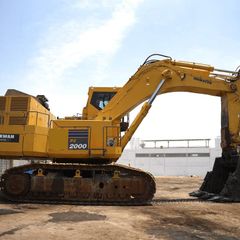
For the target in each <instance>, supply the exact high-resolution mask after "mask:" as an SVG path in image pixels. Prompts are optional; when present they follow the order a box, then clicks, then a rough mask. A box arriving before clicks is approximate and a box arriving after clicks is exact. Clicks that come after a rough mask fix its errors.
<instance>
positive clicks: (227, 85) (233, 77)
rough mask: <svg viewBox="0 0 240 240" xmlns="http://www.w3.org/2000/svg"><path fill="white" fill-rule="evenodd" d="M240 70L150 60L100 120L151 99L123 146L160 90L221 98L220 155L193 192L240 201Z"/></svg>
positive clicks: (112, 118) (115, 116)
mask: <svg viewBox="0 0 240 240" xmlns="http://www.w3.org/2000/svg"><path fill="white" fill-rule="evenodd" d="M239 80H240V75H239V72H233V71H227V70H221V69H215V68H214V67H212V66H210V65H203V64H197V63H191V62H179V61H173V60H172V59H171V58H168V59H165V60H146V61H145V62H144V64H143V65H142V66H140V68H139V69H138V71H137V72H136V73H135V74H134V75H133V76H132V77H131V78H130V79H129V81H128V82H127V83H126V84H125V85H124V86H123V87H122V88H121V89H120V90H119V91H118V93H117V94H116V95H115V96H114V97H113V99H112V100H111V101H110V102H109V104H108V105H107V106H106V107H105V108H104V109H103V110H102V111H101V112H99V114H98V115H97V117H96V119H97V120H104V121H105V120H110V121H112V122H113V123H114V122H116V123H117V122H119V121H120V119H121V118H123V117H124V116H125V115H126V114H128V113H129V112H130V111H131V110H132V109H134V108H135V107H136V106H138V105H139V104H141V103H142V102H144V101H145V100H147V99H148V101H147V102H145V104H144V105H143V107H142V109H141V110H140V112H139V114H138V115H137V116H136V118H135V120H134V121H133V123H132V124H131V126H130V127H129V129H127V131H126V132H125V135H124V136H123V137H122V139H121V146H122V148H124V147H125V146H126V144H127V143H128V142H129V140H130V139H131V137H132V135H133V134H134V132H135V131H136V129H137V128H138V126H139V125H140V123H141V122H142V120H143V119H144V117H145V116H146V115H147V113H148V111H149V109H150V108H151V105H152V102H153V100H154V99H155V97H156V95H157V94H163V93H168V92H179V91H181V92H192V93H201V94H207V95H212V96H218V97H221V147H222V150H223V153H222V157H221V158H216V160H215V164H214V167H213V171H211V172H208V173H207V175H206V177H205V179H204V182H203V184H202V186H201V187H200V189H199V190H198V191H195V192H193V193H191V194H190V195H191V196H196V197H201V198H205V199H210V198H211V199H212V200H215V201H216V200H217V201H227V200H231V201H240V161H239V154H238V149H239V146H240V137H239V131H240V124H239V116H240V95H239V93H240V81H239Z"/></svg>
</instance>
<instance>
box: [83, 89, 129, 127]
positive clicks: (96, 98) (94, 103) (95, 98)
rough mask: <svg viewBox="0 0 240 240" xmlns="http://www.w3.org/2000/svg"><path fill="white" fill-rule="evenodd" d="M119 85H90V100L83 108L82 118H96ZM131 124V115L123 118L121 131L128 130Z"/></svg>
mask: <svg viewBox="0 0 240 240" xmlns="http://www.w3.org/2000/svg"><path fill="white" fill-rule="evenodd" d="M120 89H121V88H119V87H90V88H89V91H88V101H87V105H86V107H85V108H83V113H82V119H88V120H91V119H94V118H95V117H96V116H97V115H98V113H99V111H101V110H103V109H104V108H105V107H106V106H107V104H108V103H109V102H110V100H111V99H112V98H113V97H114V96H115V94H116V93H117V92H118V91H119V90H120ZM128 126H129V117H128V116H127V118H126V119H124V118H123V119H122V120H121V123H120V128H121V131H126V130H127V128H128Z"/></svg>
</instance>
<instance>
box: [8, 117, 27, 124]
mask: <svg viewBox="0 0 240 240" xmlns="http://www.w3.org/2000/svg"><path fill="white" fill-rule="evenodd" d="M26 120H27V118H26V117H9V125H26Z"/></svg>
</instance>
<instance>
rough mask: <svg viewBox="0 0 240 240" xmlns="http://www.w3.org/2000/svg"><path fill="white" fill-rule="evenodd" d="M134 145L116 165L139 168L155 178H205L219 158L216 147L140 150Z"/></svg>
mask: <svg viewBox="0 0 240 240" xmlns="http://www.w3.org/2000/svg"><path fill="white" fill-rule="evenodd" d="M136 142H138V141H136V140H134V144H132V145H131V148H130V149H125V150H124V152H123V155H122V156H121V158H120V159H119V161H118V163H121V164H125V165H130V166H132V167H137V168H141V169H143V170H145V171H148V172H150V173H152V174H153V175H155V176H190V175H197V176H205V175H206V172H207V171H210V170H211V169H212V167H213V164H214V161H215V158H216V157H218V156H221V149H220V148H219V146H218V143H217V146H216V147H215V148H210V147H209V146H207V147H206V146H203V147H187V148H185V147H170V148H140V147H138V146H136V145H135V143H136Z"/></svg>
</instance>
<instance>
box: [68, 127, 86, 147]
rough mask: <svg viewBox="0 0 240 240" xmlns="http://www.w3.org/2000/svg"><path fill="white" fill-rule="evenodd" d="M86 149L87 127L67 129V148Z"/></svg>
mask: <svg viewBox="0 0 240 240" xmlns="http://www.w3.org/2000/svg"><path fill="white" fill-rule="evenodd" d="M87 149H88V129H69V130H68V150H87Z"/></svg>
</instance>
